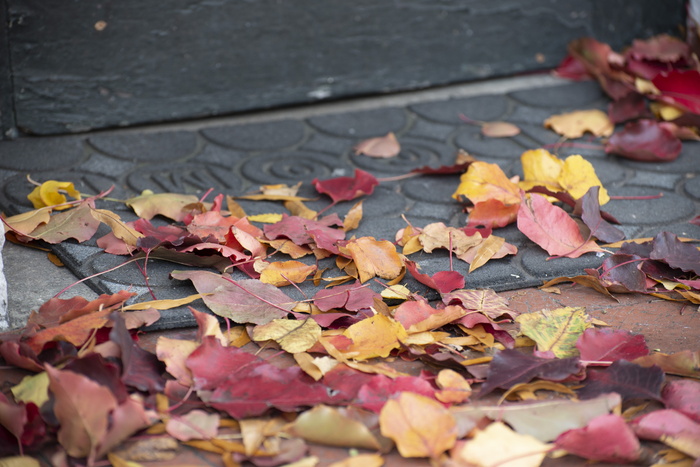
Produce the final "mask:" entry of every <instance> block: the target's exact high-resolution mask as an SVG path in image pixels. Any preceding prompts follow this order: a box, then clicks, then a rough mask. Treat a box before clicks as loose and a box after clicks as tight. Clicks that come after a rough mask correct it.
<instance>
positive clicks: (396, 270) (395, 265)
mask: <svg viewBox="0 0 700 467" xmlns="http://www.w3.org/2000/svg"><path fill="white" fill-rule="evenodd" d="M346 248H347V249H348V251H349V252H350V256H351V257H352V259H353V261H354V262H355V266H356V267H357V271H358V273H359V276H360V282H363V283H364V282H367V281H368V280H370V279H372V278H373V277H375V276H379V277H381V278H382V279H395V278H396V277H398V276H399V275H400V274H401V272H402V271H403V267H404V266H403V261H401V258H400V257H399V254H398V253H397V252H396V247H395V246H394V244H393V243H391V242H390V241H388V240H375V239H374V238H373V237H360V238H358V239H356V240H351V241H349V242H348V243H347V245H346Z"/></svg>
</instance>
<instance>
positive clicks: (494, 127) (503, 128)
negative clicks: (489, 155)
mask: <svg viewBox="0 0 700 467" xmlns="http://www.w3.org/2000/svg"><path fill="white" fill-rule="evenodd" d="M481 133H483V135H484V136H488V137H489V138H507V137H509V136H516V135H519V134H520V127H518V126H517V125H513V124H512V123H509V122H485V123H484V124H482V125H481Z"/></svg>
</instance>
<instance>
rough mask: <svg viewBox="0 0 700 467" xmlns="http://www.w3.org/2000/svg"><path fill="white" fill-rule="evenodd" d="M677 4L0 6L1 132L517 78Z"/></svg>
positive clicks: (635, 31)
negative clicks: (584, 41)
mask: <svg viewBox="0 0 700 467" xmlns="http://www.w3.org/2000/svg"><path fill="white" fill-rule="evenodd" d="M684 3H685V2H684V1H683V0H664V1H660V0H636V1H634V2H629V1H626V0H558V1H551V0H499V1H497V2H487V1H483V0H461V1H454V0H397V1H393V2H377V1H374V0H356V1H352V2H348V1H343V0H328V1H325V2H322V3H319V2H317V1H315V0H295V1H293V2H291V1H279V0H247V1H244V2H243V1H230V2H220V1H214V2H212V1H209V0H171V1H170V2H168V7H167V8H163V7H162V5H161V4H160V3H159V2H153V1H146V2H143V1H138V0H121V1H119V2H111V3H110V2H107V3H105V2H87V3H86V2H85V1H83V0H8V1H7V2H4V3H3V4H2V7H0V19H2V20H3V21H2V23H1V24H3V25H8V27H7V28H3V31H2V34H0V91H1V92H0V117H1V118H2V126H3V127H6V128H12V127H13V126H15V125H16V126H17V127H19V129H20V130H21V131H25V132H28V133H36V134H56V133H66V132H79V131H85V130H89V129H96V128H107V127H123V126H131V125H134V124H138V123H146V122H163V121H177V120H185V119H191V118H196V117H204V116H214V115H224V114H229V113H232V112H240V111H246V110H260V109H266V108H271V107H276V106H282V105H293V104H303V103H309V102H315V101H318V100H324V99H338V98H343V97H348V96H362V95H376V94H380V93H386V92H396V91H403V90H411V89H420V88H427V87H431V86H436V85H444V84H450V83H459V82H466V81H469V80H476V79H484V78H489V77H495V76H504V75H509V74H515V73H521V72H530V71H533V70H542V69H547V68H551V67H553V66H555V65H557V64H558V62H559V61H560V60H561V59H562V58H563V57H564V55H565V54H566V47H565V46H566V44H567V43H568V42H569V41H570V40H573V39H575V38H578V37H582V36H592V37H596V38H598V39H599V40H602V41H605V42H609V43H611V45H612V46H613V48H615V49H616V50H619V49H620V48H621V47H622V46H625V45H628V44H629V43H631V41H632V39H635V38H641V37H648V36H650V35H652V34H655V33H660V32H669V33H677V32H678V26H679V25H682V24H684V8H683V7H684ZM5 16H7V18H6V19H7V21H5V20H4V19H5V18H4V17H5ZM2 65H8V66H2ZM9 65H11V68H10V66H9ZM562 92H564V93H565V91H562ZM517 97H518V98H519V99H520V101H521V102H523V103H527V104H538V103H539V102H540V101H546V100H547V96H539V95H532V96H527V95H520V96H517ZM586 98H587V95H582V96H581V97H580V98H579V102H582V101H583V100H585V99H586ZM475 104H477V105H478V102H475ZM576 104H577V103H576V102H571V105H576ZM466 110H471V108H467V109H466ZM492 110H493V111H494V112H495V113H498V111H499V110H500V109H497V108H494V109H492ZM491 115H493V113H491V112H490V113H488V114H485V115H484V118H491ZM451 118H454V116H452V117H451ZM343 123H344V124H345V123H347V122H343ZM386 123H388V122H384V124H383V125H380V127H384V126H387V125H386ZM388 126H390V127H392V128H393V126H391V125H388ZM350 128H352V127H351V126H348V127H341V128H339V129H340V130H342V131H349V129H350ZM362 128H364V127H363V126H362V125H360V126H358V128H357V131H358V133H357V134H355V136H358V135H360V134H361V132H362ZM368 131H370V132H372V133H374V129H372V128H370V129H368Z"/></svg>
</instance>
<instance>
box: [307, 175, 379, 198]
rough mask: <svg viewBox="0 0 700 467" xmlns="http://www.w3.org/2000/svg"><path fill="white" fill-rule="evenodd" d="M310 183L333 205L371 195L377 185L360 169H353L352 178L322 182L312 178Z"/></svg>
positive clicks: (375, 181)
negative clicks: (353, 174) (329, 199)
mask: <svg viewBox="0 0 700 467" xmlns="http://www.w3.org/2000/svg"><path fill="white" fill-rule="evenodd" d="M311 183H313V185H314V187H315V188H316V191H318V192H319V193H323V194H326V195H328V196H330V198H331V199H332V200H333V204H336V203H338V202H340V201H350V200H353V199H355V198H359V197H360V196H363V195H371V194H372V192H373V191H374V187H375V186H377V185H378V184H379V182H378V181H377V179H376V178H375V177H374V175H372V174H370V173H367V172H365V171H364V170H360V169H355V176H354V177H337V178H331V179H328V180H323V181H319V180H318V179H316V178H314V179H313V180H312V182H311Z"/></svg>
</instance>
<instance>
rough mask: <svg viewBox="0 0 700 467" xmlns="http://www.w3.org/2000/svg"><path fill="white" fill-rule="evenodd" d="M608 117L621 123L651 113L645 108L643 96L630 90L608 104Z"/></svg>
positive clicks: (648, 115) (645, 103)
mask: <svg viewBox="0 0 700 467" xmlns="http://www.w3.org/2000/svg"><path fill="white" fill-rule="evenodd" d="M608 117H609V118H610V120H611V121H612V122H613V123H623V122H626V121H628V120H636V119H638V118H650V117H652V114H651V112H650V111H649V109H648V108H647V101H646V99H645V98H644V96H643V95H642V94H640V93H638V92H630V93H629V94H627V95H626V96H625V97H623V98H621V99H618V100H616V101H613V102H611V103H610V104H609V105H608Z"/></svg>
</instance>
